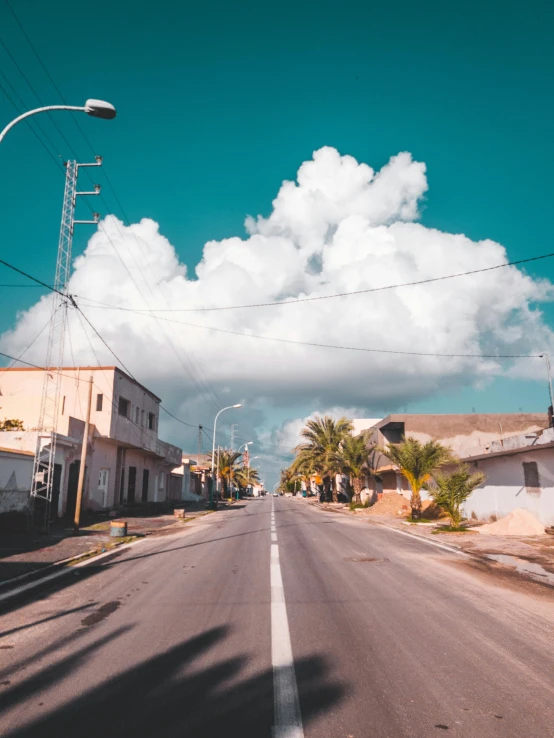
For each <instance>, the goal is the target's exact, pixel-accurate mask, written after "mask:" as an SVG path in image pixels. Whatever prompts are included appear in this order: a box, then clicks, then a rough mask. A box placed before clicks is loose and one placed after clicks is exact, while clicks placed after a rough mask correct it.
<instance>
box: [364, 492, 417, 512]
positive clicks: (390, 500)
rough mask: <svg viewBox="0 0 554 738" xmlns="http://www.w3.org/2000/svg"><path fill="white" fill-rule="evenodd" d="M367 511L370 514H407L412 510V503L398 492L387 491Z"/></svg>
mask: <svg viewBox="0 0 554 738" xmlns="http://www.w3.org/2000/svg"><path fill="white" fill-rule="evenodd" d="M366 512H367V514H368V515H405V514H406V513H407V512H410V503H409V502H408V500H407V499H406V498H405V497H404V495H399V494H398V492H385V494H384V495H383V496H382V497H381V499H380V500H377V502H376V503H375V505H372V506H371V507H370V508H368V509H367V511H366Z"/></svg>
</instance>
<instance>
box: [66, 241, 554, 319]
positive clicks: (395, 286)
mask: <svg viewBox="0 0 554 738" xmlns="http://www.w3.org/2000/svg"><path fill="white" fill-rule="evenodd" d="M553 256H554V252H552V253H550V254H542V255H540V256H531V257H529V258H527V259H517V260H515V261H507V262H503V263H502V264H496V265H494V266H490V267H483V268H482V269H471V270H470V271H468V272H456V273H455V274H445V275H443V276H441V277H429V278H428V279H420V280H416V281H415V282H402V283H400V284H389V285H383V286H382V287H369V288H368V289H365V290H354V291H352V292H337V293H333V294H332V295H317V296H315V297H299V298H297V299H294V300H276V301H274V302H257V303H248V304H245V305H225V306H223V307H195V308H169V309H165V308H156V309H155V310H154V311H153V312H156V313H195V312H214V311H219V310H240V309H243V308H260V307H276V306H278V305H296V304H298V303H303V302H317V301H319V300H333V299H335V298H337V297H352V296H353V295H367V294H369V293H370V292H384V291H386V290H396V289H399V288H400V287H416V286H418V285H422V284H430V283H432V282H442V281H444V280H446V279H455V278H457V277H467V276H470V275H472V274H481V273H483V272H491V271H493V270H495V269H504V268H505V267H510V266H518V265H519V264H528V263H529V262H532V261H539V260H540V259H550V258H551V257H553ZM80 297H83V298H84V297H85V296H84V295H80ZM85 299H90V300H91V302H94V300H92V299H91V298H85ZM99 304H102V305H105V306H106V307H117V306H116V305H107V304H106V303H99ZM118 309H119V310H131V308H122V307H121V308H118Z"/></svg>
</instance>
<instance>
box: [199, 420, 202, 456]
mask: <svg viewBox="0 0 554 738" xmlns="http://www.w3.org/2000/svg"><path fill="white" fill-rule="evenodd" d="M201 453H202V426H201V425H199V426H198V465H199V466H200V454H201Z"/></svg>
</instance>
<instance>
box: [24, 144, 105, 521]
mask: <svg viewBox="0 0 554 738" xmlns="http://www.w3.org/2000/svg"><path fill="white" fill-rule="evenodd" d="M100 166H102V157H101V156H97V157H96V162H95V163H94V164H78V163H77V162H76V161H68V162H66V164H65V168H66V172H65V190H64V200H63V209H62V222H61V227H60V237H59V241H58V258H57V262H56V276H55V278H54V292H53V295H52V312H51V317H50V329H49V334H48V349H47V352H46V362H45V364H44V382H43V387H42V397H41V403H40V412H39V419H38V425H37V429H38V433H37V445H36V451H35V460H34V463H33V476H32V478H31V497H33V498H35V500H42V501H43V502H44V521H43V524H42V527H43V528H44V529H45V530H48V524H49V519H50V502H51V500H52V484H53V481H54V463H55V458H56V429H57V423H58V410H59V402H60V389H61V382H62V376H61V368H62V365H63V355H64V344H65V328H66V323H67V308H68V302H69V301H70V295H69V294H68V291H67V286H68V282H69V276H70V272H71V249H72V246H73V231H74V227H75V225H76V224H81V223H90V224H95V223H98V221H99V219H100V216H99V214H98V213H94V214H93V220H75V204H76V202H77V197H79V196H82V195H87V196H88V195H98V194H100V185H94V191H93V192H77V178H78V175H79V169H80V168H81V167H100Z"/></svg>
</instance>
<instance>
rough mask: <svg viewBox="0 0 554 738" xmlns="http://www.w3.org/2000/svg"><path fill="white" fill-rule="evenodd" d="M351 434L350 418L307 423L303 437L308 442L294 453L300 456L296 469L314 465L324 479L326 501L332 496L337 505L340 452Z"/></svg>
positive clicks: (316, 420) (326, 419)
mask: <svg viewBox="0 0 554 738" xmlns="http://www.w3.org/2000/svg"><path fill="white" fill-rule="evenodd" d="M352 430H353V426H352V423H351V421H350V420H348V419H347V418H339V419H338V420H334V419H333V418H331V417H330V416H328V415H326V416H325V417H324V418H319V417H317V418H314V419H313V420H308V422H307V423H306V427H305V428H304V430H303V431H302V434H301V435H302V438H303V439H304V441H305V442H304V443H300V444H299V445H298V446H297V447H296V449H295V451H296V454H297V456H296V459H295V461H294V462H293V468H294V466H295V465H296V464H299V465H301V466H302V465H311V466H312V468H313V469H314V470H315V471H316V472H317V473H318V474H319V475H320V476H321V477H323V488H324V490H325V496H326V498H327V499H329V497H330V493H331V494H332V498H333V500H334V501H335V502H336V500H337V494H338V490H337V486H336V484H335V477H336V475H337V474H338V473H339V472H340V470H341V469H340V465H339V463H338V460H337V452H338V450H339V448H340V445H341V443H342V442H343V441H344V439H345V438H346V437H347V436H348V435H349V434H350V433H351V432H352Z"/></svg>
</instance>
